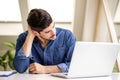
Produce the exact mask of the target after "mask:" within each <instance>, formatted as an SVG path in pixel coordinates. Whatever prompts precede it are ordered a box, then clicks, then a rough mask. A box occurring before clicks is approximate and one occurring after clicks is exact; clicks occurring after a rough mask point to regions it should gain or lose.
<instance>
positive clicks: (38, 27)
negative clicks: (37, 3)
mask: <svg viewBox="0 0 120 80" xmlns="http://www.w3.org/2000/svg"><path fill="white" fill-rule="evenodd" d="M52 21H53V20H52V17H51V16H50V14H49V13H48V12H47V11H45V10H43V9H32V10H31V11H30V13H29V15H28V18H27V23H28V25H29V26H30V27H31V29H32V30H35V31H37V32H40V31H42V30H43V29H45V28H47V27H48V26H49V25H50V24H51V23H52Z"/></svg>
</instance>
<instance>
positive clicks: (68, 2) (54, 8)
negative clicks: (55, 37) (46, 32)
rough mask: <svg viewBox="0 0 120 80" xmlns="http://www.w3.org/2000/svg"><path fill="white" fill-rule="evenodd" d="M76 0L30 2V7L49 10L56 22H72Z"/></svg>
mask: <svg viewBox="0 0 120 80" xmlns="http://www.w3.org/2000/svg"><path fill="white" fill-rule="evenodd" d="M73 1H74V0H30V7H31V9H33V8H42V9H45V10H47V11H48V12H49V13H50V14H51V16H52V17H53V19H54V21H56V22H72V18H73V8H74V7H73V4H74V3H73Z"/></svg>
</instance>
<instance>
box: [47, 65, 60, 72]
mask: <svg viewBox="0 0 120 80" xmlns="http://www.w3.org/2000/svg"><path fill="white" fill-rule="evenodd" d="M45 67H46V73H60V72H61V70H60V69H59V68H58V66H56V65H55V66H45Z"/></svg>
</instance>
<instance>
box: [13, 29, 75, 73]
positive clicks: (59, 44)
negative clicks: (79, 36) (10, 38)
mask: <svg viewBox="0 0 120 80" xmlns="http://www.w3.org/2000/svg"><path fill="white" fill-rule="evenodd" d="M27 34H28V32H27V31H26V32H24V33H22V34H20V35H19V36H18V39H17V43H16V54H15V58H14V62H13V64H14V67H15V69H16V70H17V71H18V72H19V73H23V72H25V71H26V70H27V68H28V67H29V65H30V64H31V63H33V62H37V63H40V64H42V65H57V66H58V67H59V68H60V70H61V72H68V68H69V65H70V61H71V57H72V53H73V49H74V46H75V41H76V39H75V37H74V35H73V33H72V32H71V31H69V30H65V29H61V28H56V36H57V38H56V39H55V40H51V41H50V42H49V43H48V45H47V46H46V48H43V47H42V46H41V44H40V42H39V41H38V40H37V39H36V38H35V39H34V41H33V44H32V49H31V54H30V56H29V57H26V56H25V55H24V51H23V50H22V46H23V44H24V41H25V39H26V36H27Z"/></svg>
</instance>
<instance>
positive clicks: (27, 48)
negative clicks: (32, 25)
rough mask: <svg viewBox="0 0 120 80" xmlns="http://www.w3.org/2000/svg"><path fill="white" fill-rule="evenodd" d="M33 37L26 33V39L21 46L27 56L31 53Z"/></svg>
mask: <svg viewBox="0 0 120 80" xmlns="http://www.w3.org/2000/svg"><path fill="white" fill-rule="evenodd" d="M33 39H34V38H33V37H32V36H31V35H28V36H27V37H26V40H25V42H24V44H23V46H22V49H23V51H24V53H25V55H26V57H28V56H29V55H30V53H31V47H32V43H33Z"/></svg>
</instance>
